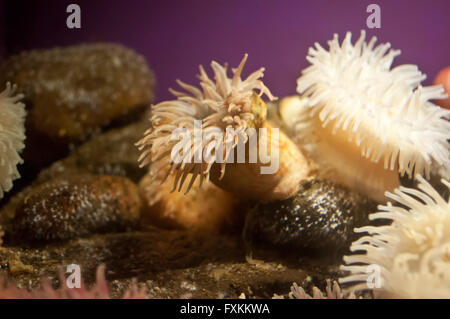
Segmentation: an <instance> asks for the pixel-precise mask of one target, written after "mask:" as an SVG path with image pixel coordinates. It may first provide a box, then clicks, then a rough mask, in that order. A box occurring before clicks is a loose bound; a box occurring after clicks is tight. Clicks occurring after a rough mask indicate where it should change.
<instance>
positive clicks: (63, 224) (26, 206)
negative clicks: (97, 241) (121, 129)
mask: <svg viewBox="0 0 450 319" xmlns="http://www.w3.org/2000/svg"><path fill="white" fill-rule="evenodd" d="M140 210H141V200H140V197H139V194H138V190H137V187H136V186H135V185H134V184H133V183H132V182H131V181H129V180H128V179H127V178H124V177H118V176H94V175H72V176H70V175H69V176H64V177H61V178H57V179H53V180H50V181H48V182H45V183H42V184H40V185H38V186H37V187H35V188H33V189H32V190H31V191H30V192H29V193H27V194H26V196H25V198H24V200H23V201H22V202H21V203H20V204H19V205H18V207H17V210H16V214H15V217H14V220H13V222H12V225H13V236H14V238H15V239H16V240H20V241H21V242H24V241H26V242H33V241H46V240H66V239H69V238H74V237H80V236H86V235H88V234H92V233H105V232H116V231H125V230H126V229H127V228H129V227H130V226H133V225H135V224H136V222H137V221H138V219H139V215H140Z"/></svg>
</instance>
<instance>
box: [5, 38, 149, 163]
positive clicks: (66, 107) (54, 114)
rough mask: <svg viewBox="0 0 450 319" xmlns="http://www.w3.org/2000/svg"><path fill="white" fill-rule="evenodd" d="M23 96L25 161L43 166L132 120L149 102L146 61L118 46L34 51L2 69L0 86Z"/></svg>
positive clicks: (84, 46) (17, 56) (104, 45)
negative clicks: (107, 129) (7, 84)
mask: <svg viewBox="0 0 450 319" xmlns="http://www.w3.org/2000/svg"><path fill="white" fill-rule="evenodd" d="M7 81H11V82H12V83H15V84H17V85H18V91H19V92H22V93H24V94H25V100H24V102H25V104H26V105H27V111H28V115H27V121H26V129H27V141H26V142H27V143H26V148H25V153H24V158H25V163H27V165H31V164H33V165H34V166H35V167H38V168H39V167H42V166H44V165H47V164H49V163H50V162H51V161H53V160H55V159H57V158H61V157H62V156H64V155H65V154H66V153H67V150H68V145H69V144H71V143H75V144H77V143H80V142H82V141H85V140H86V139H87V138H89V137H90V136H92V135H93V134H96V133H98V132H100V131H102V129H103V128H105V127H110V126H114V125H119V124H122V123H127V122H129V121H130V119H135V118H136V116H137V114H142V111H143V110H144V109H145V107H147V106H148V105H149V104H150V103H151V102H152V100H153V88H154V77H153V73H152V72H151V71H150V70H149V68H148V66H147V64H146V62H145V59H144V58H143V57H142V56H140V55H138V54H136V53H135V52H134V51H132V50H130V49H127V48H125V47H123V46H121V45H116V44H85V45H78V46H70V47H65V48H54V49H51V50H33V51H29V52H23V53H21V54H18V55H15V56H12V57H11V58H10V59H8V60H7V61H6V62H5V63H4V64H3V65H2V66H1V67H0V84H2V85H3V84H4V83H5V82H7Z"/></svg>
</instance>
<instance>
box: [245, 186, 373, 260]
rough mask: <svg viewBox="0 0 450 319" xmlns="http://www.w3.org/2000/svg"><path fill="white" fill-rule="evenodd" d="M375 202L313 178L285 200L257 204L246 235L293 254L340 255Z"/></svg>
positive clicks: (255, 243) (249, 239)
mask: <svg viewBox="0 0 450 319" xmlns="http://www.w3.org/2000/svg"><path fill="white" fill-rule="evenodd" d="M375 210H376V204H375V203H374V202H372V201H371V200H369V199H367V198H366V197H364V196H362V195H359V194H357V193H354V192H351V191H350V190H348V189H347V188H345V187H343V186H340V185H337V184H335V183H333V182H330V181H325V180H317V179H312V180H308V181H305V182H303V183H302V184H301V185H300V190H299V191H298V193H297V194H296V195H295V196H294V197H291V198H289V199H286V200H283V201H276V202H271V203H268V204H262V203H260V204H257V205H256V206H255V207H254V208H253V209H252V210H251V211H250V212H249V214H248V215H247V219H246V227H245V230H244V236H245V238H246V241H247V242H248V244H249V245H250V246H251V247H253V246H258V245H260V244H262V245H266V246H269V247H272V248H277V249H280V250H283V251H289V253H290V254H291V255H294V256H299V255H302V254H303V255H305V254H306V255H309V256H312V255H317V256H325V255H328V256H336V255H337V256H339V255H340V254H342V253H343V252H345V250H346V249H347V248H348V247H349V245H350V243H351V242H352V241H353V239H355V234H354V232H353V229H354V228H355V227H358V226H362V225H365V224H367V223H368V218H367V216H368V214H369V213H372V212H374V211H375Z"/></svg>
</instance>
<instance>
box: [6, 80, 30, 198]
mask: <svg viewBox="0 0 450 319" xmlns="http://www.w3.org/2000/svg"><path fill="white" fill-rule="evenodd" d="M14 90H15V88H14V87H11V85H10V84H9V83H8V84H7V86H6V89H5V90H4V91H3V92H1V93H0V198H2V197H3V195H4V193H5V192H7V191H9V190H10V189H11V188H12V185H13V183H12V182H13V180H15V179H16V178H19V177H20V174H19V172H18V170H17V165H18V164H20V163H22V158H21V157H20V155H19V154H20V152H21V151H22V150H23V148H24V147H25V144H24V141H25V127H24V122H25V105H24V104H23V103H21V102H19V101H20V99H21V98H22V95H21V94H18V95H14Z"/></svg>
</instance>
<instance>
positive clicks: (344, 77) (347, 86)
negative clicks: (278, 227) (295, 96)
mask: <svg viewBox="0 0 450 319" xmlns="http://www.w3.org/2000/svg"><path fill="white" fill-rule="evenodd" d="M375 42H376V38H375V37H373V38H372V39H371V40H370V41H369V43H366V42H365V32H364V31H361V36H360V38H359V39H358V40H357V41H356V43H355V44H354V45H353V44H352V43H351V33H350V32H348V33H347V34H346V37H345V39H344V41H343V42H342V44H341V45H340V44H339V41H338V36H337V34H335V35H334V38H333V40H331V41H329V42H328V44H329V51H327V50H325V49H324V48H322V47H321V46H320V45H319V44H318V43H316V44H315V48H310V49H309V52H308V56H307V58H306V59H307V60H308V61H309V62H310V63H311V65H310V66H309V67H307V68H306V69H304V70H303V71H302V75H301V76H300V77H299V78H298V80H297V91H298V93H300V94H302V95H303V98H304V99H306V101H307V103H306V105H305V106H303V107H302V106H301V105H297V107H300V108H302V111H298V112H297V113H298V114H297V118H298V121H297V123H296V128H297V129H296V131H297V134H298V137H299V139H300V141H302V143H304V144H310V145H311V147H310V148H311V149H313V152H312V155H313V157H314V158H315V159H316V160H317V161H318V162H319V163H322V164H326V165H327V166H328V167H331V168H332V169H333V170H334V171H335V172H336V177H337V178H338V179H339V181H340V182H342V183H344V184H346V185H347V186H349V187H352V188H354V189H357V190H359V191H361V192H362V193H364V194H367V195H369V196H370V197H372V198H374V199H376V200H378V201H384V200H385V198H384V192H385V191H386V190H390V191H392V190H393V189H395V187H397V186H399V179H398V173H400V174H401V175H405V174H407V175H408V177H410V178H412V177H413V176H415V174H421V175H424V176H426V177H427V178H429V177H430V171H431V169H432V168H433V167H432V166H433V165H437V166H444V165H448V164H449V157H450V146H449V143H448V142H447V140H448V139H450V123H449V122H448V121H447V120H445V118H450V111H448V110H445V109H442V108H440V107H438V106H436V105H435V104H433V103H432V102H430V100H431V99H443V98H445V97H446V95H445V94H444V93H443V92H444V91H443V88H442V87H441V86H430V87H422V86H421V85H420V83H421V82H422V81H423V80H424V79H425V77H426V76H425V75H423V74H422V73H421V72H420V71H419V70H418V68H417V66H415V65H400V66H397V67H395V68H392V69H391V64H392V62H393V60H394V58H395V57H396V56H398V55H399V54H400V51H399V50H390V49H389V48H390V44H389V43H385V44H380V45H378V46H375ZM297 104H298V103H297ZM293 106H295V105H293ZM287 114H290V113H289V112H287Z"/></svg>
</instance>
